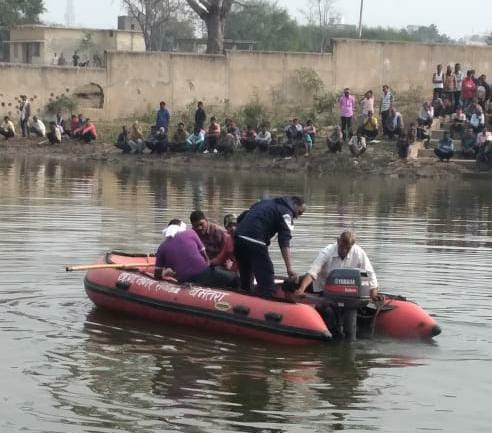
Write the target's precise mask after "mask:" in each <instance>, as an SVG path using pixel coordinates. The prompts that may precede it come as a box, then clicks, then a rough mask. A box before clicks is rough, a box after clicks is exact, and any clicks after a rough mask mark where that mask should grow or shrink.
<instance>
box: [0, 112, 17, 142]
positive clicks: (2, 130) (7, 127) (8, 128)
mask: <svg viewBox="0 0 492 433" xmlns="http://www.w3.org/2000/svg"><path fill="white" fill-rule="evenodd" d="M0 135H3V136H4V137H5V140H8V139H9V138H14V137H15V126H14V123H13V122H12V121H11V120H10V118H9V116H5V117H4V118H3V123H2V126H0Z"/></svg>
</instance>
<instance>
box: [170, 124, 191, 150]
mask: <svg viewBox="0 0 492 433" xmlns="http://www.w3.org/2000/svg"><path fill="white" fill-rule="evenodd" d="M188 135H189V133H188V131H187V130H186V129H185V124H184V123H183V122H179V123H178V128H177V129H176V131H175V132H174V135H173V139H172V142H171V144H170V145H169V150H171V151H172V152H184V151H185V150H186V140H187V139H188Z"/></svg>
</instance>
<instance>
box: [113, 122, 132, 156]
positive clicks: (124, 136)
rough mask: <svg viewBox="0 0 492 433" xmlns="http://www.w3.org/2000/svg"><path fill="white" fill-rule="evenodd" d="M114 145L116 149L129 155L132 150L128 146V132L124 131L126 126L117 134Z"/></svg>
mask: <svg viewBox="0 0 492 433" xmlns="http://www.w3.org/2000/svg"><path fill="white" fill-rule="evenodd" d="M114 145H115V147H117V148H118V149H121V150H122V151H123V153H130V151H131V150H132V148H131V147H130V145H129V144H128V130H127V129H126V126H122V127H121V132H120V133H119V135H118V138H117V139H116V143H115V144H114Z"/></svg>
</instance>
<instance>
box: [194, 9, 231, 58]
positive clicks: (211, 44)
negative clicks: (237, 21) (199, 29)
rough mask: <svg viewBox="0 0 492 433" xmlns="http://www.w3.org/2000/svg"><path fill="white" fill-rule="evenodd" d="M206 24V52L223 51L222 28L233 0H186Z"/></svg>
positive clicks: (220, 52) (215, 52)
mask: <svg viewBox="0 0 492 433" xmlns="http://www.w3.org/2000/svg"><path fill="white" fill-rule="evenodd" d="M186 1H187V2H188V4H189V6H190V7H191V9H193V11H195V13H196V14H197V15H198V16H199V17H200V18H201V19H202V20H203V22H204V23H205V25H206V26H207V53H208V54H222V53H223V52H224V28H225V22H226V19H227V17H228V15H229V13H230V12H231V8H232V5H233V3H234V0H186Z"/></svg>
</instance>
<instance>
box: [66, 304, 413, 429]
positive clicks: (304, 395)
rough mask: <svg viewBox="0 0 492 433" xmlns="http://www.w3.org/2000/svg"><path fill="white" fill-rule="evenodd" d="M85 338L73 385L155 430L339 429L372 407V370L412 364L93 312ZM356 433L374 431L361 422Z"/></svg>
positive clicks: (359, 351)
mask: <svg viewBox="0 0 492 433" xmlns="http://www.w3.org/2000/svg"><path fill="white" fill-rule="evenodd" d="M84 330H85V334H86V336H87V339H86V340H85V342H84V347H83V350H81V351H80V352H79V353H80V355H81V356H82V358H80V359H78V364H80V365H81V366H83V368H82V369H80V371H74V372H73V373H74V377H72V378H71V379H70V380H69V382H70V381H71V382H77V381H80V380H83V382H84V383H86V384H87V386H88V387H89V389H90V391H91V394H93V395H96V396H98V399H100V400H101V401H109V400H110V401H112V402H113V405H114V404H116V406H117V407H121V408H122V409H121V410H122V411H123V408H125V409H124V410H125V411H127V408H126V406H127V405H130V406H131V407H133V408H134V409H133V410H135V411H136V412H138V413H140V415H144V414H145V415H146V416H150V418H152V419H154V421H155V422H159V421H161V422H165V423H167V424H170V425H182V426H184V425H196V426H198V425H200V424H202V423H204V422H205V423H206V425H207V427H209V428H212V429H213V431H222V429H223V428H224V429H228V428H232V429H234V430H235V429H236V428H238V429H239V431H262V430H261V428H267V429H268V431H291V426H292V424H295V423H297V424H299V423H301V424H303V425H308V424H309V423H313V422H314V423H318V424H321V425H324V426H327V427H329V428H330V429H332V430H344V429H347V428H348V427H347V424H346V422H348V421H349V419H350V418H351V416H350V415H349V414H350V411H351V410H354V409H356V410H369V409H370V407H371V404H372V403H371V399H372V393H371V392H368V391H367V390H366V389H364V387H363V382H364V380H365V379H366V378H367V377H368V376H369V374H370V370H371V369H372V368H388V367H394V366H397V367H405V366H415V365H417V362H416V359H414V358H410V357H408V356H407V357H406V358H403V357H398V356H396V355H392V356H391V357H389V358H386V359H383V358H382V357H381V354H377V355H376V354H370V353H367V347H364V346H359V347H357V346H355V347H354V346H350V345H346V344H330V345H328V346H326V347H320V346H314V347H308V348H304V349H303V350H302V351H301V353H299V352H298V351H294V350H292V349H289V348H283V347H275V348H274V349H272V347H270V346H267V345H258V344H256V343H252V342H248V341H241V340H239V342H238V340H237V339H232V338H230V339H228V338H226V339H214V338H213V337H212V336H211V335H210V334H200V332H193V336H190V335H189V334H188V333H186V332H183V330H180V329H174V328H173V327H169V326H168V325H165V329H163V326H162V325H158V324H152V323H147V322H144V321H139V320H132V319H129V318H122V317H121V316H118V315H116V314H113V313H109V312H106V311H102V310H99V309H95V308H94V309H93V310H92V311H91V312H90V313H89V314H88V315H87V319H86V322H85V325H84ZM244 344H246V346H244ZM57 393H60V388H59V387H57ZM63 403H64V404H67V403H69V402H68V401H67V400H66V398H65V399H64V402H63ZM70 404H72V405H73V402H70ZM96 411H97V412H98V415H97V417H101V418H104V419H106V420H107V419H108V416H111V419H112V420H113V422H118V423H120V422H121V417H122V416H123V413H119V411H118V410H117V409H115V407H114V406H111V412H108V410H107V408H106V407H105V405H103V406H102V407H100V408H99V409H96ZM132 421H134V420H133V419H132ZM353 422H354V421H353V420H350V425H352V426H353V425H355V424H353ZM119 425H120V426H121V427H123V426H124V424H119ZM357 427H358V428H362V429H365V430H371V429H373V428H374V425H372V423H371V421H370V419H365V420H360V421H358V422H357ZM142 431H144V430H142ZM292 431H295V430H292Z"/></svg>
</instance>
